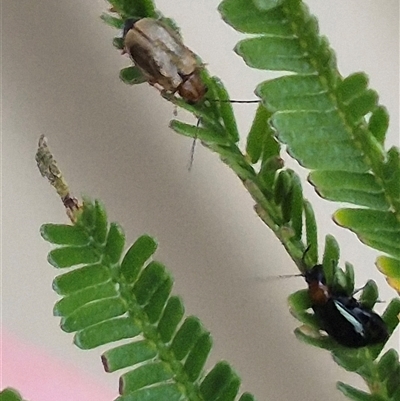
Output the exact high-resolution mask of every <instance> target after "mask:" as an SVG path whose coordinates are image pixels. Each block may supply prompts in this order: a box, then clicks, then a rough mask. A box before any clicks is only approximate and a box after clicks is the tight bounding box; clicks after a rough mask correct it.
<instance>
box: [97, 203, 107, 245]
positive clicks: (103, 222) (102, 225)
mask: <svg viewBox="0 0 400 401" xmlns="http://www.w3.org/2000/svg"><path fill="white" fill-rule="evenodd" d="M94 214H95V229H94V232H93V238H94V240H95V241H96V242H97V243H99V244H104V243H105V241H106V238H107V231H108V221H107V213H106V211H105V209H104V206H103V205H102V203H101V202H99V201H97V200H96V202H95V207H94Z"/></svg>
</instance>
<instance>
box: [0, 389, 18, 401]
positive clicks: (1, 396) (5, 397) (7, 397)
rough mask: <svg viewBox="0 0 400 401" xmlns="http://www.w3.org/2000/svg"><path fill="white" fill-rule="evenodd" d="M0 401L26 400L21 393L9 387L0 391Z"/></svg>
mask: <svg viewBox="0 0 400 401" xmlns="http://www.w3.org/2000/svg"><path fill="white" fill-rule="evenodd" d="M0 401H24V400H23V398H22V397H21V394H20V393H19V392H18V391H17V390H15V389H13V388H11V387H7V388H5V389H4V390H2V391H1V392H0Z"/></svg>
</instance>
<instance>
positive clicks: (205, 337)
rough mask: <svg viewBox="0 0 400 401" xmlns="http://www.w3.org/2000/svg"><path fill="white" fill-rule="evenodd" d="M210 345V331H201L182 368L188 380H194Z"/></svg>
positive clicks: (203, 362)
mask: <svg viewBox="0 0 400 401" xmlns="http://www.w3.org/2000/svg"><path fill="white" fill-rule="evenodd" d="M211 347H212V338H211V336H210V333H203V334H202V335H201V336H200V337H199V338H198V340H197V341H196V344H195V345H194V347H193V348H192V350H191V351H190V353H189V355H188V356H187V358H186V361H185V365H184V369H185V372H186V374H187V376H188V379H189V380H190V381H192V382H194V381H195V380H197V378H198V377H199V375H200V373H201V371H202V370H203V367H204V364H205V363H206V360H207V357H208V354H209V353H210V350H211Z"/></svg>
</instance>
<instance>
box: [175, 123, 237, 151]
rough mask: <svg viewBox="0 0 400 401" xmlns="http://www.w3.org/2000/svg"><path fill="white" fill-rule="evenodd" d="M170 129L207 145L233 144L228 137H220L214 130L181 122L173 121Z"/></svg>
mask: <svg viewBox="0 0 400 401" xmlns="http://www.w3.org/2000/svg"><path fill="white" fill-rule="evenodd" d="M170 127H171V128H172V129H173V130H174V131H175V132H177V133H178V134H181V135H184V136H188V137H189V138H195V139H199V140H201V141H202V142H205V143H207V144H217V145H226V146H229V145H230V144H231V140H230V139H229V138H227V137H223V136H220V135H218V133H216V132H215V131H213V130H210V129H206V128H202V127H196V126H194V125H190V124H186V123H183V122H181V121H177V120H172V121H171V122H170Z"/></svg>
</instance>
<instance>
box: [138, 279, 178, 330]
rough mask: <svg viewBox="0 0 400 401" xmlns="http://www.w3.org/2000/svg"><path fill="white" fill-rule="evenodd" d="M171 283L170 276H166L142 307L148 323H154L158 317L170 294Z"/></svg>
mask: <svg viewBox="0 0 400 401" xmlns="http://www.w3.org/2000/svg"><path fill="white" fill-rule="evenodd" d="M172 285H173V279H172V277H171V276H167V278H166V279H165V280H164V281H163V283H162V284H161V285H160V286H159V287H158V288H157V290H156V291H155V292H154V293H153V295H152V296H151V298H150V300H149V302H148V304H147V305H146V306H145V307H144V309H143V310H144V312H145V313H146V315H147V317H148V319H149V322H150V323H156V322H157V321H158V320H159V319H160V317H161V314H162V311H163V309H164V307H165V305H166V303H167V300H168V298H169V296H170V293H171V290H172Z"/></svg>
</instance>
